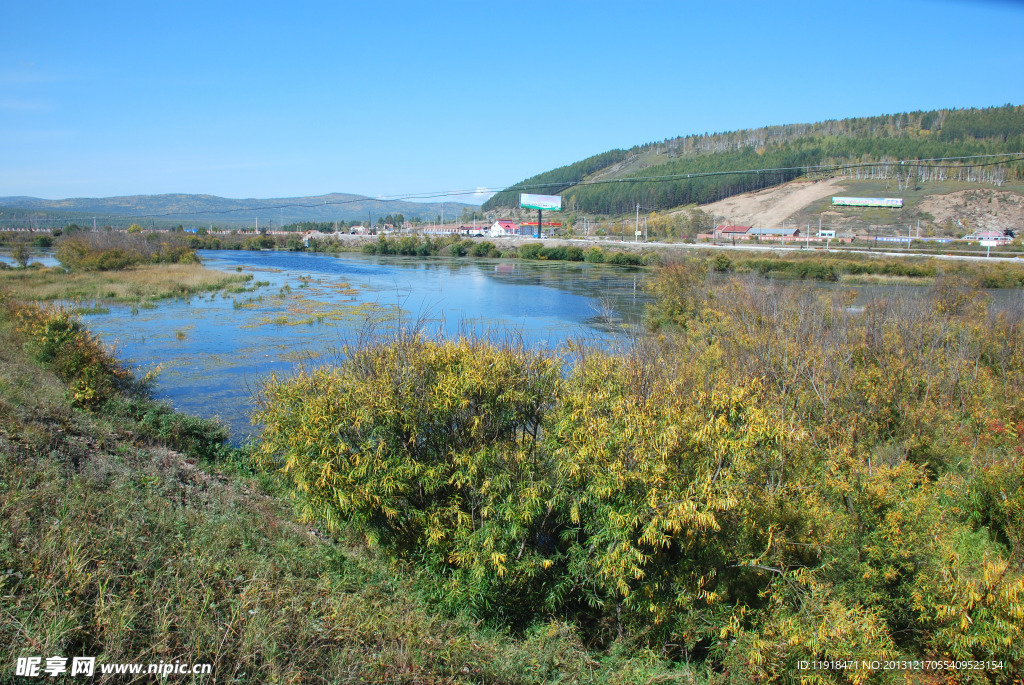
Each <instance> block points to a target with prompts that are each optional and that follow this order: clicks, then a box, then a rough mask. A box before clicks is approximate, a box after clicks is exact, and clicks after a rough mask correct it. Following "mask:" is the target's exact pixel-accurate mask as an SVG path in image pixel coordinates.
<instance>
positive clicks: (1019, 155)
mask: <svg viewBox="0 0 1024 685" xmlns="http://www.w3.org/2000/svg"><path fill="white" fill-rule="evenodd" d="M995 158H1001V159H999V160H998V161H987V162H977V163H972V164H968V165H964V164H949V162H963V161H965V160H995ZM1007 158H1009V159H1007ZM1022 159H1024V152H1007V153H1002V154H986V155H964V156H959V157H932V158H928V159H910V160H891V161H880V162H856V163H852V162H851V163H839V164H806V165H802V166H791V167H766V168H760V169H737V170H733V171H700V172H691V173H679V174H666V175H661V176H630V177H625V178H609V179H592V180H586V179H575V180H569V181H560V182H550V183H517V184H513V185H511V186H506V187H502V188H481V187H478V188H473V189H472V190H441V191H432V192H420V193H405V194H401V195H384V196H381V197H376V198H373V197H357V198H351V199H347V200H323V201H319V202H313V203H308V202H307V203H303V202H289V203H281V204H274V205H259V206H249V207H236V208H233V209H210V210H197V211H193V212H164V213H153V214H107V215H98V216H105V218H119V219H128V218H138V219H160V218H170V217H187V216H210V215H224V214H233V213H235V212H256V211H263V210H274V209H276V210H284V209H293V208H299V209H313V208H316V207H324V206H340V205H348V204H356V203H359V202H368V201H379V202H405V201H415V200H433V199H442V198H448V197H460V196H465V195H478V194H481V193H501V192H513V191H519V190H544V189H550V188H562V189H567V188H569V187H580V186H592V185H607V184H617V183H667V182H671V181H685V180H688V179H697V178H707V177H713V176H736V175H744V174H770V173H778V172H786V171H803V172H804V173H812V172H818V173H821V172H830V171H831V172H839V171H844V170H853V169H864V168H872V167H893V166H898V167H902V168H904V169H916V168H928V169H960V168H963V167H964V166H969V167H987V166H998V165H1000V164H1006V163H1008V162H1012V161H1019V160H1022ZM938 162H945V163H946V164H938ZM11 209H22V211H27V212H31V211H40V210H33V209H28V208H18V207H12V208H11ZM90 216H93V215H90Z"/></svg>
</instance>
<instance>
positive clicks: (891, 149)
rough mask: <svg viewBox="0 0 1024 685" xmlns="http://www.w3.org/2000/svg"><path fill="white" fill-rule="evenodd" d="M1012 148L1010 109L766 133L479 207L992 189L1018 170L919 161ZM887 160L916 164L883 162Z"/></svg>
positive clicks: (601, 160) (679, 151)
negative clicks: (867, 186)
mask: <svg viewBox="0 0 1024 685" xmlns="http://www.w3.org/2000/svg"><path fill="white" fill-rule="evenodd" d="M1022 150H1024V107H1021V106H1014V105H1005V106H1003V107H993V108H988V109H969V110H935V111H929V112H909V113H903V114H892V115H884V116H877V117H866V118H856V119H842V120H832V121H824V122H819V123H815V124H791V125H786V126H768V127H764V128H759V129H746V130H742V131H733V132H729V133H715V134H707V133H705V134H702V135H689V136H682V137H678V138H673V139H671V140H669V139H666V140H664V141H662V142H660V143H648V144H646V145H640V146H637V147H634V148H631V149H630V150H611V151H609V152H605V153H602V154H600V155H595V156H594V157H590V158H588V159H585V160H583V161H581V162H577V163H575V164H571V165H568V166H564V167H561V168H558V169H554V170H552V171H547V172H544V173H542V174H538V175H537V176H534V177H532V178H528V179H526V180H525V181H522V182H520V183H517V184H515V185H513V186H511V187H509V188H508V189H506V190H504V191H502V192H501V193H498V194H496V195H495V196H494V197H492V198H491V199H490V200H489V201H488V202H487V203H485V204H484V209H485V210H489V209H496V208H498V207H516V206H518V201H519V192H520V191H521V190H527V191H528V192H542V193H547V194H560V195H562V196H563V198H564V204H563V206H565V207H568V208H571V209H575V210H579V211H585V212H592V213H598V214H617V213H622V212H627V211H630V210H631V209H632V208H633V207H634V206H635V205H636V204H638V203H639V204H641V205H643V206H645V207H649V208H654V209H668V208H671V207H677V206H680V205H686V204H691V203H698V204H705V203H708V202H715V201H717V200H721V199H724V198H726V197H730V196H732V195H736V194H738V193H745V192H750V191H754V190H760V189H762V188H767V187H770V186H775V185H779V184H782V183H786V182H788V181H791V180H793V179H795V178H798V177H801V176H805V175H815V176H821V175H829V176H830V175H835V174H837V173H841V174H850V175H854V176H861V177H865V176H866V177H876V178H877V177H885V178H895V179H896V180H897V187H899V185H901V184H903V183H908V182H912V181H913V182H917V183H919V182H924V181H943V180H962V181H973V182H978V181H981V182H990V183H993V184H996V185H999V184H1001V183H1003V182H1004V181H1007V180H1017V179H1020V178H1021V177H1022V176H1024V163H1022V162H1021V161H1020V160H1017V161H1012V162H1007V161H1006V160H1005V159H999V158H995V159H991V160H977V159H974V160H947V161H943V162H935V161H925V160H935V159H937V158H949V157H967V156H976V155H992V154H1001V153H1011V152H1021V151H1022ZM896 160H922V163H921V164H909V165H908V164H903V165H898V164H897V165H894V164H887V162H893V161H896ZM821 167H825V168H821ZM837 167H838V168H837ZM759 169H760V170H766V171H757V170H759ZM735 172H749V173H735ZM688 175H689V177H688ZM665 177H668V178H665Z"/></svg>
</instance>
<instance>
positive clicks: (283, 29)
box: [0, 0, 1024, 200]
mask: <svg viewBox="0 0 1024 685" xmlns="http://www.w3.org/2000/svg"><path fill="white" fill-rule="evenodd" d="M833 5H835V6H834V7H833ZM3 15H4V19H5V21H4V28H3V30H2V35H3V39H2V40H0V196H10V195H32V196H37V197H44V198H50V199H56V198H64V197H98V196H110V195H132V194H149V193H172V192H182V193H208V194H213V195H221V196H226V197H240V198H246V197H286V196H298V195H316V194H321V193H327V192H351V193H359V194H364V195H369V196H392V195H401V194H406V193H419V192H430V191H441V190H454V189H460V190H461V189H475V188H481V187H484V188H495V187H502V186H505V185H508V184H511V183H514V182H516V181H519V180H521V179H523V178H526V177H528V176H531V175H533V174H535V173H539V172H541V171H545V170H547V169H551V168H554V167H557V166H560V165H563V164H568V163H572V162H575V161H578V160H580V159H582V158H584V157H587V156H590V155H592V154H596V153H599V152H603V151H605V150H609V149H612V148H616V147H630V146H632V145H635V144H640V143H645V142H651V141H655V140H661V139H663V138H669V137H673V136H676V135H685V134H690V133H703V132H705V131H708V132H713V131H726V130H733V129H737V128H751V127H759V126H764V125H771V124H787V123H795V122H810V121H820V120H823V119H838V118H844V117H851V116H870V115H875V114H883V113H892V112H900V111H908V110H917V109H933V108H939V107H986V106H992V105H1002V104H1006V103H1007V102H1011V103H1013V104H1021V103H1024V38H1022V36H1024V5H1021V4H1018V3H1009V2H1003V3H1000V2H988V3H985V2H951V1H931V2H874V1H873V0H869V1H867V2H858V3H821V2H813V3H812V2H792V3H764V2H751V3H742V2H715V3H704V2H701V3H684V2H665V3H660V2H659V3H654V2H639V3H637V4H627V3H624V2H621V1H619V2H600V1H590V2H519V1H517V2H504V3H503V2H476V3H468V2H466V3H449V2H434V3H427V2H416V3H401V2H373V3H371V2H359V3H345V2H342V3H302V2H297V3H293V4H291V5H286V4H285V3H278V4H275V5H270V4H266V5H264V4H261V3H258V2H247V3H228V2H209V1H208V2H201V3H194V4H193V3H186V2H179V3H148V2H138V1H137V0H136V1H133V2H130V3H110V2H99V3H84V2H80V1H79V2H74V3H49V2H35V3H28V2H11V3H7V5H6V7H5V9H4V12H3ZM459 199H463V200H467V199H470V198H469V197H464V198H459Z"/></svg>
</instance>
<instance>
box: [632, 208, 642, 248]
mask: <svg viewBox="0 0 1024 685" xmlns="http://www.w3.org/2000/svg"><path fill="white" fill-rule="evenodd" d="M639 237H640V203H639V202H637V203H636V221H635V222H634V223H633V242H634V243H635V242H637V239H638V238H639Z"/></svg>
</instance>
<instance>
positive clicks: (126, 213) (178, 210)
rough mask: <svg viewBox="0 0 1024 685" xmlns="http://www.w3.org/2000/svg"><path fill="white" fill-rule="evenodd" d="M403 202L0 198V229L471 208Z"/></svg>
mask: <svg viewBox="0 0 1024 685" xmlns="http://www.w3.org/2000/svg"><path fill="white" fill-rule="evenodd" d="M443 205H444V206H443V210H442V203H440V202H409V201H405V200H377V199H374V198H371V197H366V196H363V195H349V194H345V193H330V194H328V195H315V196H309V197H281V198H267V199H256V198H248V199H233V198H226V197H217V196H215V195H186V194H180V193H179V194H167V195H127V196H123V197H101V198H69V199H66V200H43V199H40V198H37V197H0V226H2V227H21V226H33V225H35V226H38V227H40V228H42V227H59V226H64V225H66V224H69V223H77V224H79V225H86V224H90V223H92V221H93V218H95V220H96V223H97V224H98V225H101V226H102V225H107V224H110V225H114V226H121V225H125V224H129V223H139V224H143V225H157V226H166V225H178V224H181V225H184V226H186V227H187V226H190V225H195V226H200V225H208V224H214V225H219V226H241V225H245V226H253V225H254V224H255V223H256V221H257V219H258V220H259V223H260V224H261V225H265V226H267V227H271V226H280V225H281V222H282V221H283V222H284V224H291V223H298V222H303V221H354V220H365V219H366V218H367V217H368V216H369V217H370V218H371V219H372V220H373V221H376V220H377V218H378V217H382V216H387V215H388V214H391V215H395V214H402V215H403V216H404V217H405V218H406V219H413V218H417V219H425V220H426V219H433V218H435V217H437V216H439V215H440V214H441V213H442V211H443V212H444V214H445V216H446V217H448V218H451V217H456V216H459V215H461V214H462V211H463V209H466V210H467V211H474V210H478V209H479V207H477V206H476V205H470V204H465V203H461V202H445V203H443Z"/></svg>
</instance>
